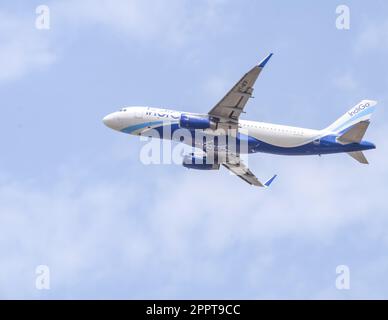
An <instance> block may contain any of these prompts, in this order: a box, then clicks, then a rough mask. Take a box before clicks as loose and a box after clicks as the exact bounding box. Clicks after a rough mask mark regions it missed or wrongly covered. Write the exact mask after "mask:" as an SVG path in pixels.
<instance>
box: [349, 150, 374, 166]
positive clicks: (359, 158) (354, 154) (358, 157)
mask: <svg viewBox="0 0 388 320" xmlns="http://www.w3.org/2000/svg"><path fill="white" fill-rule="evenodd" d="M348 155H349V156H351V157H352V158H353V159H356V160H357V161H358V162H360V163H363V164H368V163H369V162H368V160H367V159H366V158H365V155H364V154H363V153H362V151H354V152H348Z"/></svg>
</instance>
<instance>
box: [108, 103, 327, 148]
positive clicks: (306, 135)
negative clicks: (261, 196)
mask: <svg viewBox="0 0 388 320" xmlns="http://www.w3.org/2000/svg"><path fill="white" fill-rule="evenodd" d="M182 113H183V112H181V111H176V110H169V109H162V108H152V107H128V108H123V109H121V110H120V111H117V112H114V113H111V114H109V115H108V116H106V117H105V118H104V123H105V124H106V125H107V126H109V127H110V128H112V129H115V130H117V131H122V132H125V133H128V134H133V135H143V134H146V133H147V131H149V130H151V129H157V128H160V127H162V126H166V125H169V126H170V125H173V124H178V123H179V119H180V116H181V114H182ZM184 113H185V114H190V113H187V112H184ZM238 123H239V129H238V131H239V133H242V134H244V135H247V136H249V137H253V138H255V139H257V140H260V141H262V142H265V143H268V144H271V145H273V146H278V147H285V148H290V147H297V146H301V145H304V144H306V143H309V142H311V141H313V140H315V139H319V137H320V136H321V135H322V131H321V130H312V129H306V128H298V127H291V126H284V125H277V124H272V123H264V122H257V121H249V120H239V122H238ZM204 132H206V133H207V134H213V135H217V134H219V133H218V132H217V130H211V129H205V130H204ZM162 138H170V137H164V136H163V137H162Z"/></svg>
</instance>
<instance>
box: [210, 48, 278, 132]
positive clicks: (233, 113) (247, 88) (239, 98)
mask: <svg viewBox="0 0 388 320" xmlns="http://www.w3.org/2000/svg"><path fill="white" fill-rule="evenodd" d="M271 57H272V53H271V54H269V55H268V56H267V57H266V58H265V59H264V60H263V61H261V62H260V63H259V64H258V65H256V66H254V67H253V68H252V69H251V70H250V71H249V72H248V73H246V74H245V75H244V76H243V77H242V78H241V79H240V80H239V81H238V82H237V83H236V84H235V85H234V87H233V88H232V89H231V90H230V91H229V92H228V93H227V94H226V96H225V97H223V98H222V99H221V101H220V102H218V103H217V104H216V106H215V107H214V108H213V109H211V110H210V111H209V115H210V116H212V117H214V118H217V119H218V120H219V122H220V123H226V124H227V125H228V126H229V128H236V127H237V124H238V119H239V117H240V114H241V113H243V112H244V107H245V105H246V103H247V102H248V100H249V98H251V97H252V93H253V86H254V84H255V82H256V79H257V77H258V76H259V74H260V72H261V70H263V68H264V66H265V65H266V64H267V62H268V61H269V59H270V58H271Z"/></svg>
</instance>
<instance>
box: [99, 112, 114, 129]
mask: <svg viewBox="0 0 388 320" xmlns="http://www.w3.org/2000/svg"><path fill="white" fill-rule="evenodd" d="M102 122H103V123H104V124H105V125H106V126H107V127H108V128H111V129H116V126H117V117H116V116H115V115H114V114H113V113H111V114H108V115H107V116H105V117H104V118H103V119H102Z"/></svg>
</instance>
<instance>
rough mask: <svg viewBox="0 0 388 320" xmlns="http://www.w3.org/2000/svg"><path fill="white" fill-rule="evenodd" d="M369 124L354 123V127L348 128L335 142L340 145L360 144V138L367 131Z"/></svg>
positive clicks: (364, 122)
mask: <svg viewBox="0 0 388 320" xmlns="http://www.w3.org/2000/svg"><path fill="white" fill-rule="evenodd" d="M369 123H370V122H369V120H367V121H361V122H359V123H356V124H355V125H353V126H352V127H350V129H349V130H347V131H346V132H345V133H343V134H342V135H340V136H339V137H338V138H337V141H338V142H339V143H342V144H349V143H360V141H361V140H362V137H363V136H364V134H365V132H366V130H367V129H368V126H369Z"/></svg>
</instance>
